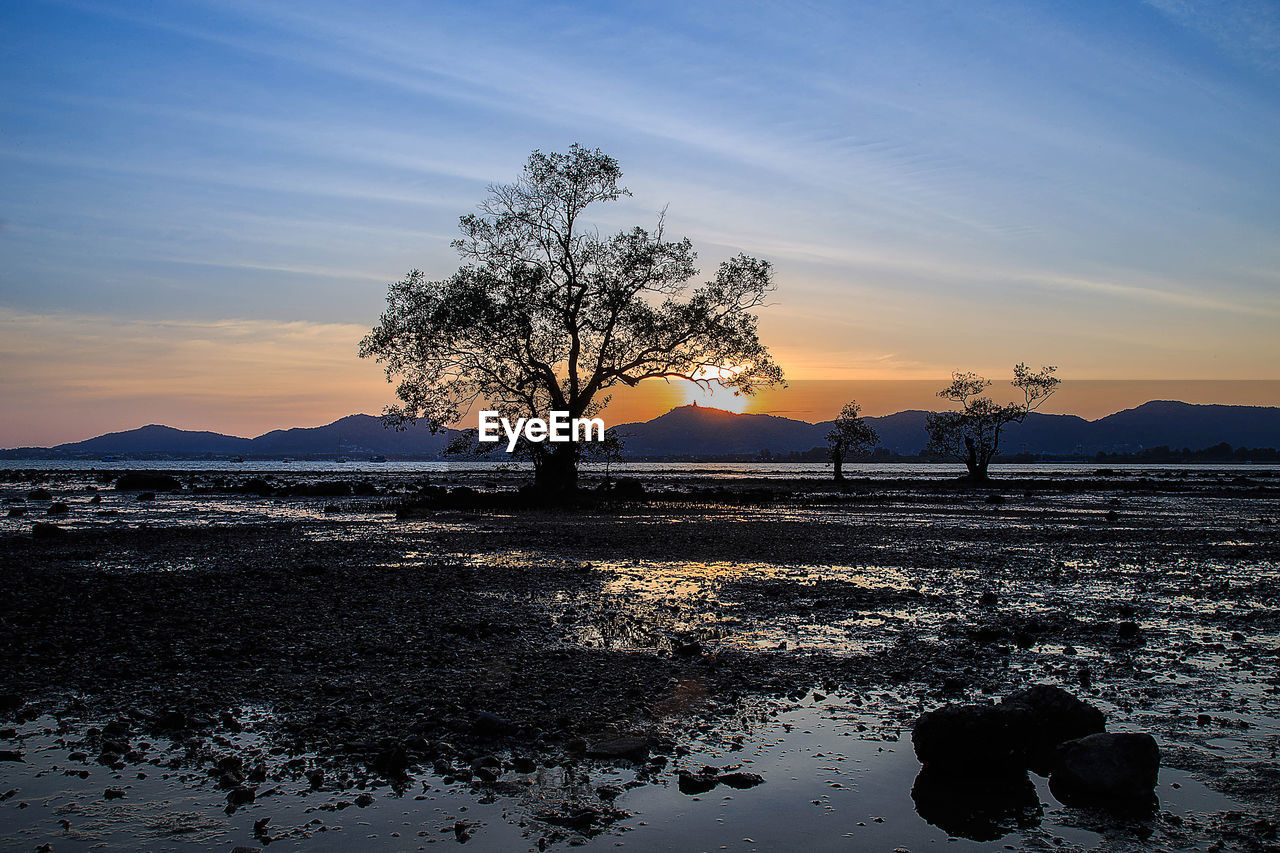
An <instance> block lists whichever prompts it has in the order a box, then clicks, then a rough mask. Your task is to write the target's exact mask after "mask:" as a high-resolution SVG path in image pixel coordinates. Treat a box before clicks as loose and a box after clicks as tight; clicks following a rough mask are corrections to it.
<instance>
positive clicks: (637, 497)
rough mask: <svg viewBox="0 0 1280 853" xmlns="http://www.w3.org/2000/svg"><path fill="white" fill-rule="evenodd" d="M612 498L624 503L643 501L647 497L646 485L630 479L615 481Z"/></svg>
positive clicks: (624, 478)
mask: <svg viewBox="0 0 1280 853" xmlns="http://www.w3.org/2000/svg"><path fill="white" fill-rule="evenodd" d="M612 496H613V497H614V498H616V499H617V500H622V501H642V500H644V497H645V491H644V484H643V483H641V482H640V481H639V480H633V479H631V478H629V477H623V478H619V479H618V480H616V481H614V484H613V491H612Z"/></svg>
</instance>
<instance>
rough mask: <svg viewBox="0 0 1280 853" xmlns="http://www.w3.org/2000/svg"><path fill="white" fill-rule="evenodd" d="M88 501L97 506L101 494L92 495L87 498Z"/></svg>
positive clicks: (100, 499)
mask: <svg viewBox="0 0 1280 853" xmlns="http://www.w3.org/2000/svg"><path fill="white" fill-rule="evenodd" d="M89 503H91V504H93V505H94V506H97V505H98V504H100V503H102V495H94V496H93V497H91V498H89Z"/></svg>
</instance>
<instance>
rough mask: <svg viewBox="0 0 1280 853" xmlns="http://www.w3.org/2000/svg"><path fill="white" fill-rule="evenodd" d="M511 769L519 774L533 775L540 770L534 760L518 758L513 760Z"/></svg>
mask: <svg viewBox="0 0 1280 853" xmlns="http://www.w3.org/2000/svg"><path fill="white" fill-rule="evenodd" d="M511 767H512V769H514V770H515V771H516V772H517V773H532V772H533V771H535V770H537V769H538V763H537V762H536V761H534V760H533V759H532V758H525V757H523V756H517V757H515V758H513V759H511Z"/></svg>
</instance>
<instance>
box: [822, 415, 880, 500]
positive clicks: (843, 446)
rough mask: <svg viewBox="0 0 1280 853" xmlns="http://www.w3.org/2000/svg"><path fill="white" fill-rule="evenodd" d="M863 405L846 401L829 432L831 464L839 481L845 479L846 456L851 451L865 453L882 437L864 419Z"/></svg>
mask: <svg viewBox="0 0 1280 853" xmlns="http://www.w3.org/2000/svg"><path fill="white" fill-rule="evenodd" d="M861 414H862V407H861V406H859V405H858V404H857V403H856V402H853V401H852V400H851V401H849V402H848V403H845V406H844V408H843V409H841V410H840V415H839V417H837V418H836V420H835V424H834V425H833V426H832V429H831V432H829V433H827V447H828V448H829V449H830V451H831V464H832V466H833V467H834V468H835V475H836V480H837V481H841V482H843V481H844V458H845V456H847V455H848V454H850V453H865V452H866V451H868V450H871V449H872V448H874V447H875V446H876V442H877V441H879V440H880V437H879V436H878V435H876V431H875V430H874V429H872V427H871V425H870V424H868V423H867V422H866V421H865V420H863V419H862V418H861V417H860V415H861Z"/></svg>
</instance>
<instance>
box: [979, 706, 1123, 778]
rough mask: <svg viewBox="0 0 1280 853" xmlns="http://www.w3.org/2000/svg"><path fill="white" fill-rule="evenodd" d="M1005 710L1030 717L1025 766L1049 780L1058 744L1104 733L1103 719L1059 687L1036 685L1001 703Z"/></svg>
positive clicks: (1100, 714)
mask: <svg viewBox="0 0 1280 853" xmlns="http://www.w3.org/2000/svg"><path fill="white" fill-rule="evenodd" d="M1000 704H1001V707H1005V708H1025V709H1026V710H1027V712H1028V713H1029V714H1030V717H1031V725H1030V726H1029V728H1028V730H1027V733H1028V742H1027V764H1028V766H1029V767H1030V768H1031V769H1032V770H1034V771H1035V772H1036V773H1039V774H1040V775H1041V776H1048V775H1049V772H1050V771H1051V770H1052V769H1053V763H1054V761H1055V759H1056V757H1057V750H1058V744H1060V743H1063V742H1065V741H1069V740H1075V739H1076V738H1082V737H1085V736H1086V735H1091V734H1095V733H1097V732H1101V731H1105V730H1106V727H1107V720H1106V716H1105V715H1104V714H1103V713H1102V712H1101V711H1099V710H1098V709H1097V708H1095V707H1094V706H1092V705H1090V704H1089V703H1088V702H1084V701H1082V700H1080V699H1077V698H1076V697H1075V696H1072V695H1071V694H1070V693H1068V692H1067V691H1065V690H1063V689H1062V688H1061V687H1054V686H1053V685H1051V684H1036V685H1033V686H1032V687H1028V688H1026V689H1024V690H1017V691H1015V692H1013V693H1010V694H1009V695H1008V696H1006V697H1005V698H1004V700H1003V701H1002V702H1001V703H1000Z"/></svg>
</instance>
